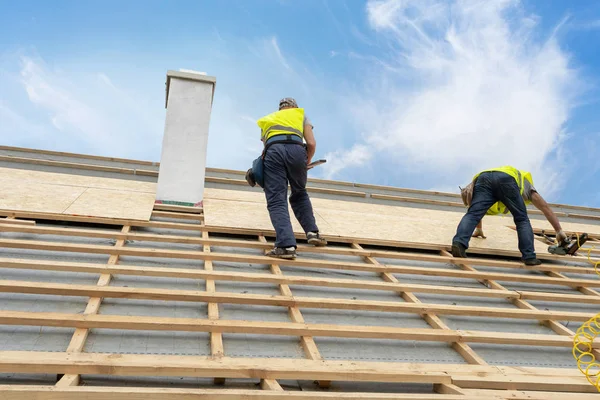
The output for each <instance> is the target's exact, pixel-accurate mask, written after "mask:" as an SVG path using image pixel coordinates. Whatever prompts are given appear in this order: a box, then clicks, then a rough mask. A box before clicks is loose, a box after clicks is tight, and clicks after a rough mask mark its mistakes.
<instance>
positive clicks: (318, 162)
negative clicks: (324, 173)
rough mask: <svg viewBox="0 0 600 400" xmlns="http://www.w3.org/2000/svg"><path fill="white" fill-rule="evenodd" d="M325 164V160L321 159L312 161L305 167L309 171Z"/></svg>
mask: <svg viewBox="0 0 600 400" xmlns="http://www.w3.org/2000/svg"><path fill="white" fill-rule="evenodd" d="M326 162H327V160H325V159H321V160H317V161H313V162H311V163H310V164H308V165H307V166H306V169H311V168H314V167H316V166H317V165H321V164H325V163H326Z"/></svg>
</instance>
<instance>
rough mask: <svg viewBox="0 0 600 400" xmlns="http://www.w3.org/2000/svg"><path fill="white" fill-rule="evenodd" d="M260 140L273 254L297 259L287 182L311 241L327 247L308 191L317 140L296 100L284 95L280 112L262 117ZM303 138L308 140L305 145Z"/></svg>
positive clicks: (298, 215) (271, 255)
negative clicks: (308, 175) (308, 167)
mask: <svg viewBox="0 0 600 400" xmlns="http://www.w3.org/2000/svg"><path fill="white" fill-rule="evenodd" d="M257 123H258V126H259V127H260V129H261V140H262V141H263V143H264V145H265V153H264V191H265V196H266V198H267V209H268V210H269V216H270V217H271V223H272V224H273V227H274V228H275V233H276V235H277V237H276V240H275V248H274V249H273V250H271V251H270V252H269V253H267V255H268V256H270V257H277V258H287V259H293V258H296V238H295V237H294V232H293V230H292V223H291V222H290V215H289V212H288V203H287V194H288V182H289V185H290V187H291V191H292V193H291V196H290V205H291V206H292V210H293V211H294V215H295V216H296V219H298V222H300V225H301V226H302V229H304V232H305V233H306V238H307V239H308V243H309V244H312V245H315V246H325V245H327V241H325V239H323V238H322V237H321V236H320V235H319V228H318V227H317V224H316V222H315V217H314V215H313V209H312V204H311V202H310V198H309V197H308V193H307V192H306V180H307V169H306V168H307V165H308V164H309V163H310V162H311V160H312V157H313V156H314V154H315V150H316V147H317V143H316V141H315V136H314V134H313V130H312V128H313V126H312V125H311V123H310V121H309V120H308V119H307V118H306V117H305V116H304V109H302V108H298V104H297V103H296V100H294V99H292V98H285V99H282V100H281V101H280V102H279V111H276V112H274V113H272V114H269V115H267V116H264V117H262V118H260V119H259V120H258V121H257ZM303 140H306V145H304V142H303Z"/></svg>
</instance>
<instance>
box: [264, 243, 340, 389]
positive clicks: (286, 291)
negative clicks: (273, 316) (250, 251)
mask: <svg viewBox="0 0 600 400" xmlns="http://www.w3.org/2000/svg"><path fill="white" fill-rule="evenodd" d="M258 241H259V242H261V243H267V239H265V237H264V236H262V235H259V236H258ZM270 268H271V273H272V274H273V275H275V276H278V277H283V272H281V268H279V265H277V264H271V267H270ZM279 293H281V295H282V296H286V297H293V294H292V290H291V289H290V287H289V286H288V285H287V284H285V283H281V284H279ZM288 315H289V316H290V319H291V321H292V322H294V323H297V324H304V317H303V316H302V312H301V311H300V309H299V308H298V307H295V306H293V307H288ZM300 344H302V348H303V349H304V355H305V357H306V358H308V359H309V360H322V359H323V357H321V353H320V352H319V349H318V348H317V344H316V343H315V340H314V339H313V338H312V336H305V335H303V336H300ZM330 385H331V382H329V381H319V386H320V387H323V388H327V387H329V386H330Z"/></svg>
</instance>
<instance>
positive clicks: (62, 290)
mask: <svg viewBox="0 0 600 400" xmlns="http://www.w3.org/2000/svg"><path fill="white" fill-rule="evenodd" d="M0 292H4V293H29V294H48V295H58V296H87V297H111V298H129V299H142V300H143V299H147V300H173V301H189V302H208V303H210V302H214V303H228V304H254V305H265V306H280V307H293V306H296V307H300V308H302V307H306V308H320V309H337V310H371V311H381V312H406V313H416V314H429V313H434V314H443V315H469V316H473V317H478V316H479V317H496V318H519V319H538V320H539V319H547V320H564V321H587V320H588V319H590V318H591V317H593V316H594V314H591V313H583V312H571V311H546V310H544V311H542V310H539V311H529V310H515V309H509V308H501V307H473V306H456V305H444V304H428V303H419V304H411V303H398V302H391V301H368V300H345V299H335V298H318V297H293V298H292V297H287V296H266V295H257V294H236V293H225V292H216V293H207V292H202V291H194V290H172V289H150V288H131V287H97V286H93V285H70V284H60V283H42V282H26V281H10V280H0Z"/></svg>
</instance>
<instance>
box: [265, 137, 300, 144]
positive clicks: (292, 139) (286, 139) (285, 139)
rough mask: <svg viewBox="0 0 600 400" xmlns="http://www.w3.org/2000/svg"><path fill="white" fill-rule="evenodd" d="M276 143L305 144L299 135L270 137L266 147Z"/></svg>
mask: <svg viewBox="0 0 600 400" xmlns="http://www.w3.org/2000/svg"><path fill="white" fill-rule="evenodd" d="M275 142H287V143H290V142H294V143H298V144H303V143H304V141H303V140H302V138H301V137H300V136H298V135H275V136H272V137H270V138H269V139H267V141H266V142H265V146H268V145H271V144H273V143H275Z"/></svg>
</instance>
